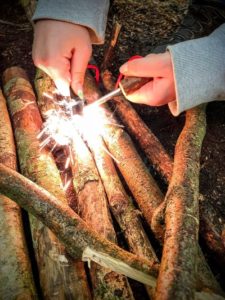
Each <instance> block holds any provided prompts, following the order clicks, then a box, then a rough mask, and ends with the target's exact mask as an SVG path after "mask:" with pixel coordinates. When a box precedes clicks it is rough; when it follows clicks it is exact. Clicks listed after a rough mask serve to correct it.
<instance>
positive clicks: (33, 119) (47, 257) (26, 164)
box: [3, 67, 90, 299]
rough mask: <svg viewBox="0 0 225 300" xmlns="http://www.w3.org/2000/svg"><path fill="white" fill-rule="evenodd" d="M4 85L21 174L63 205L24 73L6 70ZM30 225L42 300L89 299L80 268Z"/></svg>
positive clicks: (51, 236)
mask: <svg viewBox="0 0 225 300" xmlns="http://www.w3.org/2000/svg"><path fill="white" fill-rule="evenodd" d="M3 82H4V92H5V94H6V96H7V101H8V105H9V109H10V114H11V117H12V120H13V125H14V133H15V138H16V143H17V150H18V157H19V163H20V169H21V171H22V173H23V174H24V175H25V176H26V177H28V178H31V179H32V180H33V181H35V182H37V183H38V184H39V185H40V186H42V187H44V188H46V189H47V190H49V191H50V192H51V193H52V194H53V195H55V196H57V197H59V198H60V199H61V201H63V202H64V203H66V198H65V195H64V192H63V190H62V184H61V180H60V175H59V171H58V169H57V168H56V165H55V162H54V160H53V157H52V155H51V153H50V152H49V151H48V150H46V149H42V150H40V142H39V141H38V139H37V135H38V133H39V132H40V130H41V126H42V120H41V117H40V114H39V111H38V108H37V104H36V102H35V96H34V93H33V91H32V87H31V85H30V83H29V82H28V79H27V76H26V74H25V72H24V71H23V70H22V69H21V68H17V67H14V68H10V69H7V70H6V71H5V72H4V76H3ZM30 223H31V231H32V238H33V243H34V250H35V255H36V260H37V263H38V268H39V277H40V284H41V288H42V291H43V295H44V297H45V299H68V297H70V298H73V299H90V294H89V289H88V286H87V283H86V279H85V276H83V275H82V274H84V272H83V271H82V268H83V267H82V266H81V265H80V264H77V263H75V262H74V261H73V260H71V258H70V257H69V256H68V255H67V253H66V252H65V249H64V246H63V245H62V244H61V243H60V242H59V241H58V239H57V238H56V236H55V235H54V234H53V233H52V232H51V231H50V230H49V229H48V228H47V227H46V226H44V225H43V223H41V222H40V221H39V220H38V219H36V218H34V217H33V216H31V215H30ZM79 268H81V272H80V271H79Z"/></svg>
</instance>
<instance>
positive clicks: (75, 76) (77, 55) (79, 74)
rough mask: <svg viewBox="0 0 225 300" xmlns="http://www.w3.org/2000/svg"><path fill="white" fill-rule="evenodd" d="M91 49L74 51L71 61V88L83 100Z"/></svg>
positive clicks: (85, 48)
mask: <svg viewBox="0 0 225 300" xmlns="http://www.w3.org/2000/svg"><path fill="white" fill-rule="evenodd" d="M91 52H92V49H91V47H88V46H85V47H82V48H80V47H79V48H77V49H76V50H75V51H74V54H73V56H72V60H71V87H72V89H73V91H74V93H75V94H77V95H78V96H79V97H80V98H83V82H84V75H85V72H86V69H87V65H88V61H89V59H90V57H91Z"/></svg>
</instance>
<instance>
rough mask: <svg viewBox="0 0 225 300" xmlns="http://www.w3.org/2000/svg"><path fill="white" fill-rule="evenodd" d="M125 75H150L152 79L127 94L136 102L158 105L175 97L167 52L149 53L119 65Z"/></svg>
mask: <svg viewBox="0 0 225 300" xmlns="http://www.w3.org/2000/svg"><path fill="white" fill-rule="evenodd" d="M120 72H121V73H122V74H124V75H126V76H137V77H151V78H152V81H150V82H148V83H147V84H145V85H144V86H143V87H141V88H140V89H139V90H137V91H136V92H134V93H132V94H130V95H129V96H127V98H128V100H130V101H132V102H136V103H142V104H148V105H152V106H160V105H163V104H167V103H169V102H171V101H174V100H175V98H176V93H175V83H174V76H173V67H172V61H171V56H170V53H169V52H165V53H162V54H149V55H147V56H146V57H143V58H139V59H135V60H132V61H129V62H127V63H125V64H124V65H122V66H121V67H120Z"/></svg>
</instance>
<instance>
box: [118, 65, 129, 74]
mask: <svg viewBox="0 0 225 300" xmlns="http://www.w3.org/2000/svg"><path fill="white" fill-rule="evenodd" d="M127 71H128V64H124V65H122V66H121V67H120V73H123V74H124V73H126V72H127Z"/></svg>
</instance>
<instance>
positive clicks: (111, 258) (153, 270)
mask: <svg viewBox="0 0 225 300" xmlns="http://www.w3.org/2000/svg"><path fill="white" fill-rule="evenodd" d="M0 192H1V193H2V194H4V195H6V196H8V197H10V198H11V199H12V200H13V201H15V202H17V203H18V204H19V205H20V206H21V207H23V208H24V209H25V210H27V211H29V212H30V213H32V214H33V215H34V216H35V217H38V218H39V220H40V221H41V222H43V223H44V224H45V225H46V226H48V227H49V228H50V229H51V230H52V232H54V233H55V234H56V235H57V237H58V238H59V239H60V240H61V241H62V242H63V243H64V245H65V246H66V248H67V250H68V252H69V254H70V255H71V256H72V257H74V258H81V257H82V258H83V259H84V260H87V261H91V260H93V261H96V262H98V263H99V264H101V265H103V266H106V267H109V268H111V269H112V270H114V271H116V272H120V273H121V274H125V275H127V276H129V277H131V278H133V279H135V280H138V281H140V282H143V283H145V284H148V285H150V286H152V287H154V286H155V277H156V276H157V269H158V265H156V266H155V265H154V264H152V263H151V262H149V261H148V260H146V259H144V258H140V257H137V256H136V255H134V254H131V253H129V252H127V251H125V250H123V249H121V248H120V247H118V246H117V245H115V244H113V243H111V242H109V241H107V240H106V239H104V238H102V237H100V236H99V234H98V233H97V232H95V231H93V229H92V228H91V227H90V226H88V225H87V224H86V223H85V222H84V221H83V220H82V219H81V218H80V217H79V216H78V215H77V214H76V213H75V212H74V211H73V210H72V209H71V208H70V207H68V205H66V204H65V203H64V202H63V201H61V200H58V199H57V198H55V197H54V196H53V195H52V194H50V193H49V192H48V191H46V190H45V189H43V188H41V187H39V186H38V185H37V184H35V183H34V182H32V181H31V180H29V179H27V178H25V177H24V176H22V175H21V174H19V173H17V172H15V171H13V170H11V169H10V168H7V167H6V166H4V165H3V164H1V163H0Z"/></svg>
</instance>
